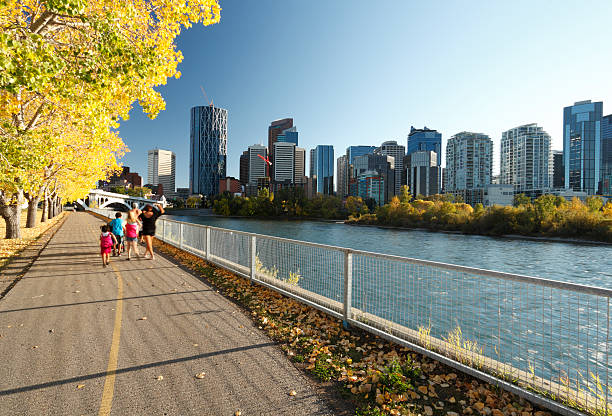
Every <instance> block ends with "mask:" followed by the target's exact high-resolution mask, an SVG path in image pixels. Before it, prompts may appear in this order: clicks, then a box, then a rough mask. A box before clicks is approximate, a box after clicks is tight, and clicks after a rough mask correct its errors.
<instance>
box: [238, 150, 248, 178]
mask: <svg viewBox="0 0 612 416" xmlns="http://www.w3.org/2000/svg"><path fill="white" fill-rule="evenodd" d="M240 183H241V184H243V185H246V184H247V183H249V151H248V150H245V151H244V152H242V154H241V155H240Z"/></svg>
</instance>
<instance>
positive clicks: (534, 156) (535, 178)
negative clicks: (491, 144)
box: [500, 123, 553, 193]
mask: <svg viewBox="0 0 612 416" xmlns="http://www.w3.org/2000/svg"><path fill="white" fill-rule="evenodd" d="M551 158H552V153H551V150H550V135H549V134H548V133H546V132H545V131H544V129H543V128H542V127H539V126H538V125H537V124H536V123H532V124H525V125H522V126H518V127H515V128H513V129H510V130H507V131H505V132H503V133H502V139H501V159H500V184H506V185H514V190H515V191H516V192H519V193H535V192H539V191H540V193H541V191H545V190H548V189H550V188H551V185H552V174H553V165H552V160H551Z"/></svg>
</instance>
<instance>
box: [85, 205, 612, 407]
mask: <svg viewBox="0 0 612 416" xmlns="http://www.w3.org/2000/svg"><path fill="white" fill-rule="evenodd" d="M92 211H96V212H99V211H104V210H92ZM99 213H100V212H99ZM111 216H112V215H111ZM157 237H158V238H159V239H160V240H162V241H164V242H166V243H168V244H171V245H173V246H175V247H178V248H180V249H182V250H185V251H187V252H190V253H192V254H194V255H196V256H199V257H201V258H203V259H205V260H207V261H209V262H211V263H214V264H216V265H219V266H221V267H223V268H226V269H228V270H230V271H232V272H235V273H237V274H239V275H241V276H244V277H245V278H248V279H251V280H253V281H254V282H257V283H259V284H261V285H264V286H267V287H269V288H272V289H273V290H276V291H278V292H280V293H282V294H284V295H287V296H290V297H292V298H294V299H297V300H299V301H301V302H304V303H306V304H308V305H310V306H312V307H315V308H317V309H319V310H322V311H324V312H326V313H328V314H330V315H332V316H334V317H337V318H339V319H342V320H343V322H344V323H345V324H346V325H347V326H354V327H358V328H362V329H364V330H366V331H369V332H371V333H373V334H376V335H379V336H381V337H383V338H386V339H388V340H391V341H394V342H397V343H399V344H402V345H406V346H409V347H411V348H413V349H415V350H417V351H419V352H421V353H423V354H426V355H428V356H430V357H432V358H434V359H437V360H439V361H442V362H444V363H445V364H447V365H450V366H452V367H454V368H457V369H459V370H461V371H464V372H466V373H469V374H471V375H473V376H476V377H478V378H481V379H483V380H485V381H487V382H490V383H493V384H497V385H500V386H501V387H503V388H505V389H507V390H509V391H512V392H514V393H517V394H519V395H521V396H523V397H527V398H528V399H529V400H531V401H533V402H536V403H538V404H540V405H542V406H545V407H547V408H549V409H550V410H553V411H556V412H559V413H562V414H578V413H579V412H578V411H576V410H574V409H572V408H570V407H567V406H565V405H571V406H572V407H574V408H580V409H582V410H583V411H585V412H587V413H593V414H600V415H607V414H612V400H611V397H612V396H611V392H610V373H612V371H611V370H612V368H611V365H612V363H611V362H610V354H611V348H612V344H611V342H610V323H611V322H610V321H611V310H610V309H611V308H610V298H611V297H612V290H610V289H603V288H597V287H590V286H584V285H579V284H573V283H565V282H559V281H554V280H547V279H541V278H535V277H529V276H522V275H515V274H509V273H501V272H495V271H490V270H482V269H476V268H470V267H463V266H457V265H452V264H445V263H437V262H432V261H424V260H418V259H411V258H405V257H399V256H392V255H387V254H379V253H371V252H367V251H362V250H353V249H348V248H343V247H334V246H328V245H324V244H316V243H310V242H304V241H297V240H290V239H286V238H279V237H273V236H268V235H260V234H253V233H247V232H242V231H236V230H227V229H222V228H217V227H211V226H204V225H199V224H192V223H186V222H179V221H174V220H170V219H166V218H160V219H159V220H158V222H157ZM537 393H540V394H537ZM564 404H565V405H564Z"/></svg>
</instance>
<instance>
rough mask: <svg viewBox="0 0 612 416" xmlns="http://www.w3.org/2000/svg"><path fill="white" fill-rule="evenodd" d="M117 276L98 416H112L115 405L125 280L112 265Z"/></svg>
mask: <svg viewBox="0 0 612 416" xmlns="http://www.w3.org/2000/svg"><path fill="white" fill-rule="evenodd" d="M111 267H112V268H113V270H114V272H115V274H116V275H117V306H116V308H115V327H114V329H113V340H112V342H111V348H110V354H109V357H108V367H107V368H106V380H105V381H104V392H103V393H102V402H101V403H100V411H99V412H98V416H107V415H110V412H111V408H112V405H113V393H114V391H115V374H116V371H117V361H118V360H119V338H120V336H121V315H122V312H123V279H122V278H121V273H119V270H117V269H116V268H115V266H113V265H111Z"/></svg>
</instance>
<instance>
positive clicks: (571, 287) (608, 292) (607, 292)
mask: <svg viewBox="0 0 612 416" xmlns="http://www.w3.org/2000/svg"><path fill="white" fill-rule="evenodd" d="M160 220H163V221H168V222H174V223H177V224H189V225H195V226H199V227H208V228H210V229H211V230H219V231H225V232H231V233H236V234H242V235H246V236H254V237H263V238H267V239H269V240H277V241H283V242H288V243H293V244H299V245H305V246H309V247H319V248H325V249H331V250H335V251H338V252H343V253H347V252H350V253H352V254H357V255H363V256H369V257H376V258H382V259H387V260H394V261H400V262H402V263H410V264H418V265H422V266H432V267H438V268H442V269H446V270H450V271H455V272H461V273H467V274H477V275H483V276H487V277H493V278H499V279H504V280H510V281H515V282H522V283H532V284H534V285H536V286H542V287H550V288H555V289H561V290H568V291H573V292H580V293H585V294H589V295H596V296H603V297H608V298H612V289H606V288H603V287H599V286H589V285H583V284H580V283H570V282H562V281H559V280H552V279H546V278H543V277H534V276H526V275H520V274H515V273H506V272H499V271H495V270H488V269H479V268H476V267H469V266H461V265H458V264H450V263H442V262H436V261H431V260H421V259H415V258H411V257H403V256H397V255H393V254H385V253H377V252H372V251H365V250H357V249H352V248H348V247H339V246H333V245H328V244H321V243H313V242H310V241H302V240H294V239H291V238H284V237H277V236H272V235H266V234H258V233H251V232H247V231H241V230H233V229H230V228H221V227H215V226H212V225H204V224H195V223H192V222H187V221H179V220H173V219H169V218H160Z"/></svg>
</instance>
